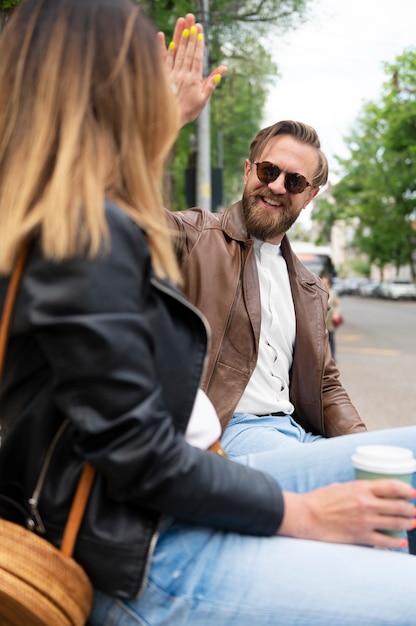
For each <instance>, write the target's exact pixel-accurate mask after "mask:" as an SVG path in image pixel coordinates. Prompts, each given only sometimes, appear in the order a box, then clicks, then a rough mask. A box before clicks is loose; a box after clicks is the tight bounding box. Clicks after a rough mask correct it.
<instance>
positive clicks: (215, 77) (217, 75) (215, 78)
mask: <svg viewBox="0 0 416 626" xmlns="http://www.w3.org/2000/svg"><path fill="white" fill-rule="evenodd" d="M220 80H221V74H215V76H214V83H215V84H216V85H218V83H219V82H220Z"/></svg>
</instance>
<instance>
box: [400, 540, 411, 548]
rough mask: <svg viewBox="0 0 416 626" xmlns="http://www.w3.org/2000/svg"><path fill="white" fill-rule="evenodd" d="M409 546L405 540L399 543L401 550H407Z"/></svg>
mask: <svg viewBox="0 0 416 626" xmlns="http://www.w3.org/2000/svg"><path fill="white" fill-rule="evenodd" d="M408 545H409V542H408V541H407V539H402V540H401V542H400V547H401V548H407V546H408Z"/></svg>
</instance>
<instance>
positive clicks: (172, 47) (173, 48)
mask: <svg viewBox="0 0 416 626" xmlns="http://www.w3.org/2000/svg"><path fill="white" fill-rule="evenodd" d="M175 47H176V46H175V42H174V41H171V42H170V44H169V50H175Z"/></svg>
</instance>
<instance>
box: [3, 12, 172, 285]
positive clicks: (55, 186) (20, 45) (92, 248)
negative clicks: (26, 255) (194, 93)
mask: <svg viewBox="0 0 416 626" xmlns="http://www.w3.org/2000/svg"><path fill="white" fill-rule="evenodd" d="M0 59H1V63H0V85H1V88H0V273H9V272H10V271H11V268H12V265H13V262H14V259H15V256H16V253H17V250H18V248H19V246H20V244H21V242H22V240H23V239H25V238H27V237H28V236H31V235H34V234H36V235H39V237H40V241H41V246H42V251H43V254H44V256H45V257H46V258H49V259H51V260H56V261H59V260H62V259H64V258H67V257H71V256H74V255H78V254H82V253H85V252H86V251H87V252H88V254H89V255H90V256H94V255H96V254H97V253H98V251H99V250H100V249H101V248H102V245H103V243H105V242H108V231H107V224H106V220H105V213H104V198H105V197H109V198H111V199H113V200H115V201H116V202H117V203H118V204H119V205H120V206H121V207H122V208H123V209H124V210H125V211H126V212H127V213H128V214H129V215H130V216H131V218H132V219H133V220H135V221H136V222H137V223H138V224H140V225H141V226H142V227H143V228H144V229H145V230H146V233H147V238H148V242H149V247H150V251H151V255H152V262H153V267H154V270H155V271H156V273H157V274H159V275H160V276H162V277H168V278H170V279H171V280H173V281H175V282H178V281H179V272H178V268H177V264H176V260H175V256H174V252H173V248H172V245H171V242H170V238H169V234H168V227H167V223H166V219H165V215H164V209H163V203H162V199H161V191H160V187H161V177H162V173H163V167H164V163H165V160H166V157H167V155H168V153H169V151H170V148H171V146H172V144H173V142H174V141H175V139H176V136H177V133H178V128H179V117H178V110H177V104H176V99H175V97H174V95H173V92H172V89H171V85H170V83H169V80H168V78H167V74H166V72H165V69H164V67H163V60H162V55H161V52H160V49H159V46H158V43H157V39H156V33H155V30H154V27H153V25H152V24H151V23H150V21H149V20H148V19H147V18H146V16H145V15H144V14H143V13H142V12H141V11H140V10H139V8H138V7H137V5H134V4H133V3H132V2H130V0H25V1H24V2H23V4H22V5H21V6H19V8H18V9H17V10H16V11H15V13H14V14H13V15H12V18H11V19H10V21H9V23H8V24H7V26H6V28H5V30H4V32H3V33H2V34H1V36H0Z"/></svg>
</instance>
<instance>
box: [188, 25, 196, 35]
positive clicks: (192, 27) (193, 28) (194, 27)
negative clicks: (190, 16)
mask: <svg viewBox="0 0 416 626" xmlns="http://www.w3.org/2000/svg"><path fill="white" fill-rule="evenodd" d="M189 32H190V34H191V35H196V26H191V30H190V31H189Z"/></svg>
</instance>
